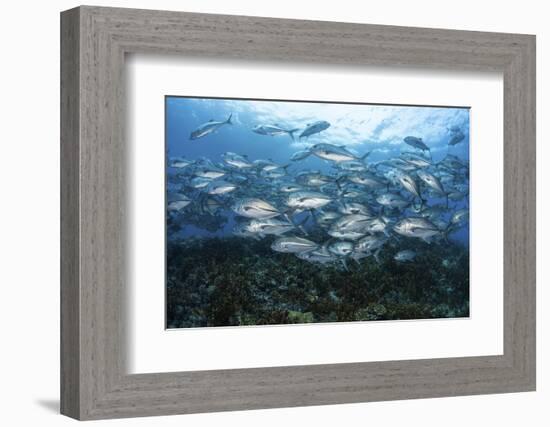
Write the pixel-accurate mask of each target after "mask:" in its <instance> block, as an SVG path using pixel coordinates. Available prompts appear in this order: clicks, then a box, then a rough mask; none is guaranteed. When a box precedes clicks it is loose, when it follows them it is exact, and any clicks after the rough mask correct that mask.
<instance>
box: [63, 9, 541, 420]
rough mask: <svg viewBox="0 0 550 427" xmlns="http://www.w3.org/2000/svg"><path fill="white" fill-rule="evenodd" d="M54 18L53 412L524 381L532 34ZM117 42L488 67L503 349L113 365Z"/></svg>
mask: <svg viewBox="0 0 550 427" xmlns="http://www.w3.org/2000/svg"><path fill="white" fill-rule="evenodd" d="M61 27H62V32H61V36H62V94H61V95H62V96H61V103H62V106H61V112H62V140H61V144H62V149H61V152H62V154H61V155H62V268H61V270H62V304H61V308H62V348H61V351H62V381H61V386H62V392H61V399H62V413H64V414H66V415H69V416H71V417H74V418H77V419H100V418H117V417H131V416H149V415H164V414H182V413H195V412H212V411H227V410H242V409H259V408H274V407H283V406H286V407H290V406H303V405H321V404H337V403H348V402H364V401H379V400H390V399H410V398H422V397H437V396H457V395H465V394H481V393H502V392H515V391H528V390H534V388H535V38H534V36H529V35H518V34H500V33H483V32H469V31H451V30H439V29H423V28H406V27H391V26H379V25H359V24H346V23H335V22H316V21H302V20H282V19H269V18H255V17H242V16H224V15H208V14H195V13H181V12H163V11H146V10H133V9H113V8H97V7H86V6H84V7H80V8H77V9H73V10H70V11H67V12H63V13H62V26H61ZM128 53H150V54H166V53H168V54H176V55H183V56H185V57H203V58H208V57H210V58H221V59H224V60H226V59H235V60H262V61H279V62H280V61H285V62H289V63H292V64H295V65H296V66H299V65H300V64H321V65H323V66H339V67H341V66H344V67H346V68H349V67H359V69H360V67H361V66H364V65H384V66H392V67H419V68H437V69H450V70H486V71H501V72H502V73H503V75H504V89H505V93H504V104H505V108H504V123H505V127H504V163H505V164H504V166H505V178H504V194H505V197H504V212H505V217H504V230H503V232H504V259H505V265H504V354H503V355H501V356H486V357H467V358H448V359H429V360H412V361H398V362H396V361H393V362H369V363H353V364H351V363H347V364H333V365H313V366H292V367H276V368H256V369H234V370H219V371H203V372H197V371H194V372H176V373H159V374H143V375H128V374H127V373H126V369H125V360H126V354H125V351H126V346H125V342H126V336H127V334H126V325H125V322H124V319H125V295H126V293H125V292H126V285H127V278H128V274H127V273H128V272H127V264H126V259H127V257H126V250H127V248H126V242H127V237H128V234H127V231H126V230H127V229H126V222H125V211H126V200H127V199H126V197H127V194H126V188H127V186H126V170H127V165H126V164H125V162H126V160H125V159H126V155H125V152H126V149H127V147H126V141H125V137H124V132H125V129H124V120H125V112H124V108H125V105H124V102H125V81H124V56H125V54H128Z"/></svg>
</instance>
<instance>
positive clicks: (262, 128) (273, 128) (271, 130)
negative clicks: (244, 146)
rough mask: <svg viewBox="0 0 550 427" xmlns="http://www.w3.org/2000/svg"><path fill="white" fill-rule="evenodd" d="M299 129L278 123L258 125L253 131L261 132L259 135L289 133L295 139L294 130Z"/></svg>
mask: <svg viewBox="0 0 550 427" xmlns="http://www.w3.org/2000/svg"><path fill="white" fill-rule="evenodd" d="M298 130H299V129H297V128H296V129H284V128H282V127H281V126H279V125H277V124H273V125H258V126H255V127H254V128H253V129H252V131H253V132H255V133H257V134H259V135H269V136H277V135H285V134H287V135H288V136H290V137H291V138H292V140H293V141H294V132H297V131H298Z"/></svg>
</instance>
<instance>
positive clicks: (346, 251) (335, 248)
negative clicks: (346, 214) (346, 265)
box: [327, 240, 353, 257]
mask: <svg viewBox="0 0 550 427" xmlns="http://www.w3.org/2000/svg"><path fill="white" fill-rule="evenodd" d="M327 249H328V250H329V252H331V253H333V254H334V255H336V256H339V257H346V256H348V255H350V254H351V253H352V252H353V243H352V242H347V241H345V240H340V241H338V242H333V243H331V244H329V245H328V247H327Z"/></svg>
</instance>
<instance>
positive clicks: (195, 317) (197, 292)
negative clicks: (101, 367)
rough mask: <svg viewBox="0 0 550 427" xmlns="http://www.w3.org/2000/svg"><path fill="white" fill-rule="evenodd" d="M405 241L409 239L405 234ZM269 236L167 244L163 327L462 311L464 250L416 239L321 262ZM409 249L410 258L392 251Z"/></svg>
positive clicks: (466, 297) (466, 309) (465, 292)
mask: <svg viewBox="0 0 550 427" xmlns="http://www.w3.org/2000/svg"><path fill="white" fill-rule="evenodd" d="M409 240H410V239H409ZM271 241H272V239H269V238H265V239H263V240H259V241H255V240H249V239H242V238H237V237H227V238H213V239H197V238H193V239H186V240H181V241H177V242H170V243H169V244H168V247H167V290H166V300H167V313H166V322H167V327H168V328H189V327H204V326H238V325H275V324H286V323H312V322H349V321H357V320H363V321H365V320H396V319H428V318H448V317H467V316H468V315H469V258H468V250H467V248H465V247H464V246H462V245H459V244H452V243H451V244H443V243H439V244H437V243H432V244H427V243H424V242H421V241H418V242H414V243H410V241H407V247H406V248H403V247H399V246H398V245H399V243H394V244H391V245H390V244H387V245H385V246H384V248H383V249H382V251H381V252H380V255H379V261H380V262H379V263H378V262H377V261H376V260H375V259H374V257H369V258H367V259H362V260H361V261H360V263H355V262H354V261H353V260H349V261H348V262H347V264H348V270H347V271H346V270H345V269H344V268H343V267H342V266H341V265H330V266H322V265H319V264H311V263H309V262H306V261H303V260H300V259H298V258H297V257H296V256H294V255H292V254H280V253H274V252H273V251H272V250H271V248H270V245H271ZM400 249H414V250H415V251H417V253H418V255H417V257H416V259H415V260H414V262H410V263H398V262H396V261H394V259H393V255H394V254H395V253H396V252H397V251H398V250H400Z"/></svg>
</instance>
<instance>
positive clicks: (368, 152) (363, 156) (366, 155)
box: [359, 151, 372, 162]
mask: <svg viewBox="0 0 550 427" xmlns="http://www.w3.org/2000/svg"><path fill="white" fill-rule="evenodd" d="M370 153H372V151H367V152H366V153H365V154H363V155H362V156H361V157H359V160H361V161H362V162H365V160H366V159H367V157H369V155H370Z"/></svg>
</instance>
